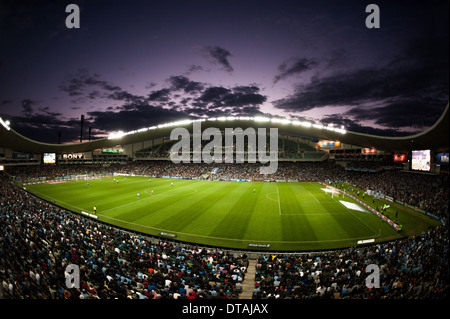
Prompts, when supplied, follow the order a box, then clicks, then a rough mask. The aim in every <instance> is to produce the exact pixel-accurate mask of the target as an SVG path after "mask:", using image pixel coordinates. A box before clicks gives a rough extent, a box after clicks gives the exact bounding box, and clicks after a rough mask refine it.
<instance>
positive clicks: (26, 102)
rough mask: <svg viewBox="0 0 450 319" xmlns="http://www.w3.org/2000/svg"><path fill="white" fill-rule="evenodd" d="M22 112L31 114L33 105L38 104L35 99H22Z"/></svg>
mask: <svg viewBox="0 0 450 319" xmlns="http://www.w3.org/2000/svg"><path fill="white" fill-rule="evenodd" d="M21 103H22V114H24V115H25V116H29V115H31V114H32V113H33V106H34V105H35V104H36V102H35V101H33V100H31V99H23V100H22V102H21Z"/></svg>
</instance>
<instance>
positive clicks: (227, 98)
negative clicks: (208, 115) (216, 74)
mask: <svg viewBox="0 0 450 319" xmlns="http://www.w3.org/2000/svg"><path fill="white" fill-rule="evenodd" d="M258 92H259V88H258V87H256V86H237V87H234V88H231V89H227V88H224V87H222V86H212V87H209V88H207V89H206V90H205V91H204V92H203V94H202V95H201V96H200V97H198V98H197V99H196V102H198V103H197V106H200V105H203V106H204V107H209V108H219V107H246V106H257V105H260V104H262V103H264V102H265V101H266V100H267V97H266V96H264V95H261V94H259V93H258Z"/></svg>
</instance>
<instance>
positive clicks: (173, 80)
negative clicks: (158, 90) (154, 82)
mask: <svg viewBox="0 0 450 319" xmlns="http://www.w3.org/2000/svg"><path fill="white" fill-rule="evenodd" d="M169 82H170V84H171V87H170V89H171V90H174V91H178V90H183V91H184V92H185V93H191V94H193V93H198V92H201V91H202V90H203V89H204V85H203V84H202V83H200V82H195V81H191V80H189V79H188V78H187V77H185V76H182V75H179V76H172V77H170V78H169Z"/></svg>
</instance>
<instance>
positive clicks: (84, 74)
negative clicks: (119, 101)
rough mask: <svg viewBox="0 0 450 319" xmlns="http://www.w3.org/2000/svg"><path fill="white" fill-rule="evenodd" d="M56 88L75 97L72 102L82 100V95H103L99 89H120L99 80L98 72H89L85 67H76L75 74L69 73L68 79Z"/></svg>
mask: <svg viewBox="0 0 450 319" xmlns="http://www.w3.org/2000/svg"><path fill="white" fill-rule="evenodd" d="M58 88H59V89H60V90H61V91H63V92H65V93H67V94H68V95H69V96H72V97H75V99H74V100H73V101H74V102H83V101H84V99H83V97H87V98H90V99H95V98H99V97H103V95H102V93H101V91H103V92H114V91H120V90H121V88H120V87H119V86H116V85H113V84H111V83H109V82H107V81H104V80H101V79H100V75H99V74H90V73H89V71H88V70H86V69H78V70H77V72H76V74H69V76H68V79H67V80H65V81H63V82H62V83H61V84H60V85H59V86H58ZM86 91H89V93H87V92H86Z"/></svg>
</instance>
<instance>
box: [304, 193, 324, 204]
mask: <svg viewBox="0 0 450 319" xmlns="http://www.w3.org/2000/svg"><path fill="white" fill-rule="evenodd" d="M306 191H307V192H308V193H309V194H310V195H311V196H312V197H314V199H315V200H316V202H318V203H319V204H321V202H320V201H319V200H318V199H317V198H316V196H314V194H313V193H311V192H310V191H309V190H306Z"/></svg>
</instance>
